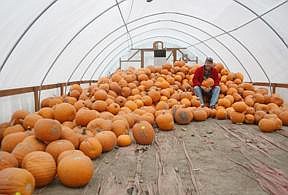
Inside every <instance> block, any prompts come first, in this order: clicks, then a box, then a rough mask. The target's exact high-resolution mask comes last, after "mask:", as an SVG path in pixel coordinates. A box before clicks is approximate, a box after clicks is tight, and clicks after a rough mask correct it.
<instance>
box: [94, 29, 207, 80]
mask: <svg viewBox="0 0 288 195" xmlns="http://www.w3.org/2000/svg"><path fill="white" fill-rule="evenodd" d="M139 35H141V34H139ZM153 38H170V39H174V40H177V41H180V42H183V43H185V44H187V45H191V44H190V43H189V42H187V41H184V40H183V39H180V38H176V37H174V36H152V37H148V38H146V39H147V40H149V39H153ZM146 39H143V40H146ZM143 40H139V41H138V42H141V41H143ZM138 42H135V43H138ZM122 44H123V43H121V44H119V46H120V45H122ZM119 46H118V47H119ZM115 48H117V47H115ZM127 49H129V47H126V48H124V49H123V50H121V52H123V51H125V50H127ZM195 49H196V50H198V51H200V53H202V55H204V56H207V54H206V53H205V52H203V51H202V50H200V49H199V48H195ZM121 52H120V53H121ZM120 53H119V52H118V53H117V54H116V55H114V56H113V57H112V58H111V60H110V61H109V62H108V64H109V63H110V62H111V61H113V59H114V58H115V56H117V55H119V54H120ZM109 55H110V54H109V53H108V54H107V55H106V56H105V57H104V59H103V60H102V61H101V62H100V63H99V65H98V66H97V67H101V66H102V64H103V63H104V61H105V59H107V57H108V56H109ZM108 66H109V65H108ZM110 66H111V65H110ZM97 67H96V70H95V71H94V72H93V74H92V76H91V77H90V79H92V78H93V77H94V76H95V74H96V71H97V70H98V68H97ZM104 70H105V68H104V69H103V71H104ZM103 71H102V72H101V74H100V75H102V74H103Z"/></svg>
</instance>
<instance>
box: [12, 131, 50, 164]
mask: <svg viewBox="0 0 288 195" xmlns="http://www.w3.org/2000/svg"><path fill="white" fill-rule="evenodd" d="M45 148H46V145H45V144H44V143H42V142H41V141H39V140H38V139H36V137H35V136H33V135H31V136H28V137H26V138H25V139H24V140H23V141H22V142H21V143H19V144H17V145H16V147H15V148H14V149H13V151H12V154H13V155H14V156H15V157H16V159H17V160H18V163H19V166H20V165H21V164H22V160H23V158H24V157H25V156H26V155H27V154H29V153H30V152H34V151H44V150H45Z"/></svg>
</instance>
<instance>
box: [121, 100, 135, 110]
mask: <svg viewBox="0 0 288 195" xmlns="http://www.w3.org/2000/svg"><path fill="white" fill-rule="evenodd" d="M124 106H125V107H127V108H129V109H130V110H132V111H133V110H136V109H137V108H138V106H137V104H136V103H135V102H134V101H132V100H128V101H126V103H125V105H124Z"/></svg>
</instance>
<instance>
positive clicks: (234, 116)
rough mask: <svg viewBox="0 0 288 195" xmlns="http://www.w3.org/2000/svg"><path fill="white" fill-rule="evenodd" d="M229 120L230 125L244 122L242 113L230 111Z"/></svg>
mask: <svg viewBox="0 0 288 195" xmlns="http://www.w3.org/2000/svg"><path fill="white" fill-rule="evenodd" d="M230 120H231V121H232V123H236V124H239V123H243V122H244V120H245V114H243V113H242V112H237V111H232V112H231V113H230Z"/></svg>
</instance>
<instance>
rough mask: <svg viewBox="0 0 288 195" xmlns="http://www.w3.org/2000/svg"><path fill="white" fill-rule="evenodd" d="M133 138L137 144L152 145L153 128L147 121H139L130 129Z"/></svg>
mask: <svg viewBox="0 0 288 195" xmlns="http://www.w3.org/2000/svg"><path fill="white" fill-rule="evenodd" d="M132 133H133V137H134V139H135V141H136V143H138V144H142V145H147V144H152V142H153V140H154V138H155V132H154V129H153V127H152V126H151V124H150V123H148V122H147V121H140V122H138V123H136V124H135V125H134V126H133V128H132Z"/></svg>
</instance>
